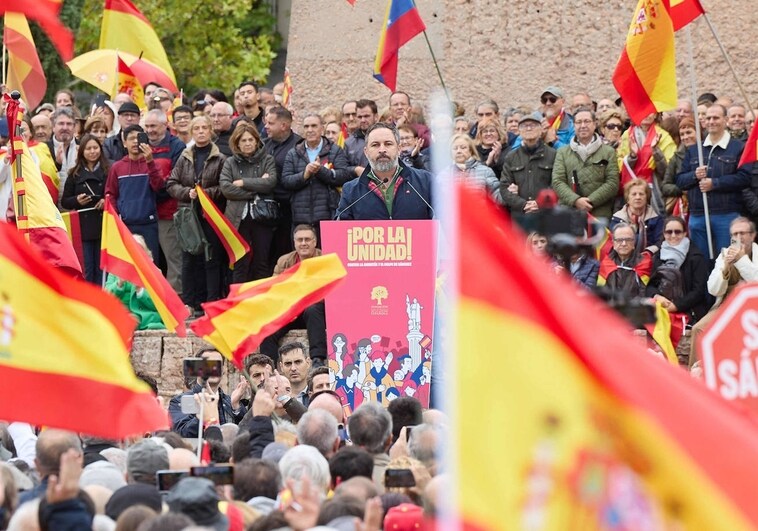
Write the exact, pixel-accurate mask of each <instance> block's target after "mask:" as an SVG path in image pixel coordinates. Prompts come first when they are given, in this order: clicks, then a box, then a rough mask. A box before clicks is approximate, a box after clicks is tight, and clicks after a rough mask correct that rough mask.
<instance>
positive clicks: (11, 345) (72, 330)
mask: <svg viewBox="0 0 758 531" xmlns="http://www.w3.org/2000/svg"><path fill="white" fill-rule="evenodd" d="M0 278H2V288H0V381H2V382H3V393H4V397H3V400H0V418H2V419H4V420H7V421H21V422H28V423H30V424H35V425H44V426H49V427H54V428H61V429H66V430H71V431H76V432H82V433H87V434H91V435H96V436H99V437H107V438H109V439H123V438H125V437H128V436H130V435H135V434H140V435H141V434H144V433H145V432H150V431H156V430H160V429H166V428H168V418H167V416H166V412H165V411H164V410H163V408H161V407H160V405H158V402H157V400H156V399H155V397H154V396H153V394H152V392H151V390H150V388H149V387H148V386H147V384H145V383H143V382H142V381H140V380H139V379H138V378H137V377H136V376H135V375H134V371H133V370H132V366H131V363H130V362H129V342H130V340H131V335H132V332H133V331H134V319H133V318H132V317H131V316H130V315H129V313H128V312H127V311H126V310H125V309H124V308H123V306H122V305H121V303H120V302H119V301H118V299H116V298H115V297H113V296H111V295H110V294H107V293H104V292H103V291H102V290H101V289H100V288H98V287H96V286H91V285H89V284H87V283H86V282H80V281H77V280H74V279H71V278H68V277H67V276H66V275H64V274H63V273H61V272H59V271H56V270H55V269H54V268H52V267H50V266H49V265H48V264H46V263H45V261H44V260H43V259H42V257H40V256H39V254H37V253H35V252H33V250H32V249H31V248H30V247H29V246H28V245H27V244H26V243H25V242H24V240H23V238H22V237H21V236H20V235H19V234H17V233H15V232H14V230H13V229H12V228H11V226H10V225H6V224H5V223H0Z"/></svg>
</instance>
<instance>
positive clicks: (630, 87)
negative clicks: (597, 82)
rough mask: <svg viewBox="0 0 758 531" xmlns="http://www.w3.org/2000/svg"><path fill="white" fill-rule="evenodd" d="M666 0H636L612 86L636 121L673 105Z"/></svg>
mask: <svg viewBox="0 0 758 531" xmlns="http://www.w3.org/2000/svg"><path fill="white" fill-rule="evenodd" d="M668 2H669V0H639V1H638V3H637V8H636V9H635V11H634V16H633V18H632V23H631V24H630V26H629V33H628V34H627V37H626V46H625V47H624V50H623V51H622V52H621V57H620V58H619V61H618V64H617V65H616V70H615V71H614V72H613V86H614V87H616V90H617V91H618V93H619V95H620V96H621V99H622V100H623V101H624V107H625V108H626V110H627V113H628V114H629V116H630V117H631V119H632V121H633V122H634V123H636V124H639V123H641V122H642V120H644V119H645V117H646V116H648V115H649V114H651V113H655V112H659V111H667V110H670V109H674V108H676V102H677V97H678V96H677V88H676V57H675V49H674V26H673V24H672V21H671V16H670V15H669V10H668V9H669V8H668Z"/></svg>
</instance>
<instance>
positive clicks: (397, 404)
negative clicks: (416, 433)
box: [387, 396, 424, 442]
mask: <svg viewBox="0 0 758 531" xmlns="http://www.w3.org/2000/svg"><path fill="white" fill-rule="evenodd" d="M387 411H389V412H390V415H392V440H393V442H394V441H397V438H398V437H399V435H400V429H401V428H402V427H403V426H418V425H419V424H422V423H423V422H424V410H423V409H422V407H421V402H419V401H418V400H417V399H416V398H413V397H410V396H401V397H400V398H397V399H395V400H393V401H392V402H390V405H389V406H387Z"/></svg>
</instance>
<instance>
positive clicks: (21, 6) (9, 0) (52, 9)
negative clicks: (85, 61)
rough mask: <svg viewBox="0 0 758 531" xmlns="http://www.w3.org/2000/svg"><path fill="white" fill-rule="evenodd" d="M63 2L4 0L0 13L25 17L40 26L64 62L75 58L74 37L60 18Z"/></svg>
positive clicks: (56, 0) (0, 5) (52, 0)
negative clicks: (11, 13) (10, 13)
mask: <svg viewBox="0 0 758 531" xmlns="http://www.w3.org/2000/svg"><path fill="white" fill-rule="evenodd" d="M62 4H63V0H34V1H33V2H30V1H29V0H2V1H0V13H7V12H9V11H10V12H13V13H18V14H21V15H25V16H26V17H27V18H28V19H30V20H33V21H35V22H37V24H39V25H40V26H41V27H42V29H43V30H44V32H45V33H46V34H47V36H48V38H49V39H50V42H52V43H53V45H54V46H55V48H56V49H57V50H58V53H60V54H61V57H62V58H63V60H64V61H69V60H71V58H72V57H73V56H74V35H73V34H72V33H71V30H69V29H68V28H67V27H66V26H64V25H63V23H62V22H61V21H60V19H59V18H58V14H59V13H60V10H61V5H62Z"/></svg>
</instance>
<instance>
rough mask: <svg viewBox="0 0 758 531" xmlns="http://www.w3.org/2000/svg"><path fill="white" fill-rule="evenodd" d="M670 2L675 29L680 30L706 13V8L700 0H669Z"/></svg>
mask: <svg viewBox="0 0 758 531" xmlns="http://www.w3.org/2000/svg"><path fill="white" fill-rule="evenodd" d="M669 2H670V4H671V22H672V23H673V24H674V31H679V30H680V29H682V28H683V27H684V26H686V25H687V24H689V23H690V22H692V21H693V20H695V19H696V18H697V17H699V16H700V15H704V14H705V9H703V6H701V5H700V0H669Z"/></svg>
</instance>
